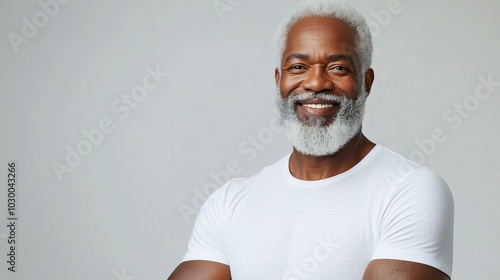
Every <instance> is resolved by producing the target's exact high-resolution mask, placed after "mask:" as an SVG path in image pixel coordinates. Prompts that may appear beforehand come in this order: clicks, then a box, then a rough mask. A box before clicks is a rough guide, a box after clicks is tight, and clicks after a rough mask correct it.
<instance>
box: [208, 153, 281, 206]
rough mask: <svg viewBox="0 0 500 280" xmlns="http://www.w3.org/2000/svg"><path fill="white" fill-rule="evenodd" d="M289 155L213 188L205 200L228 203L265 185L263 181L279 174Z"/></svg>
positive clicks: (267, 180)
mask: <svg viewBox="0 0 500 280" xmlns="http://www.w3.org/2000/svg"><path fill="white" fill-rule="evenodd" d="M289 156H290V155H286V156H284V157H283V158H281V159H280V160H279V161H277V162H275V163H274V164H272V165H269V166H266V167H264V168H263V169H261V170H260V171H259V172H258V173H256V174H254V175H252V176H250V177H247V178H233V179H231V180H229V181H228V182H227V183H225V184H224V185H222V186H221V187H220V188H218V189H217V190H215V191H214V192H213V193H212V194H211V195H210V196H209V197H208V199H207V202H209V201H210V202H211V203H214V202H216V201H218V202H219V203H228V202H231V201H234V200H238V199H241V198H242V197H245V196H248V195H250V194H251V193H253V192H255V191H256V190H258V189H259V188H261V187H263V186H265V184H264V182H269V181H270V180H273V178H275V177H277V176H281V174H282V172H283V170H284V168H285V167H286V165H287V163H288V158H289Z"/></svg>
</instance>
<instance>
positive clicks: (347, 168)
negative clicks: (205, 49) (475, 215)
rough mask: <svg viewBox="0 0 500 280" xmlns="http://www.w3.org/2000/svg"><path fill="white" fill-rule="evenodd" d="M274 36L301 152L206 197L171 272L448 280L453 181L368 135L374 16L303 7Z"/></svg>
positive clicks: (216, 277) (212, 277)
mask: <svg viewBox="0 0 500 280" xmlns="http://www.w3.org/2000/svg"><path fill="white" fill-rule="evenodd" d="M276 34H277V35H276V50H277V68H276V70H275V79H276V85H277V93H276V100H277V102H276V103H277V107H278V109H279V112H280V119H281V123H282V125H283V127H284V131H285V135H286V136H287V138H288V139H289V140H290V142H291V143H292V145H293V151H292V152H291V154H289V155H287V156H285V157H284V158H283V159H281V160H280V161H278V162H277V163H275V164H273V165H271V166H268V167H266V168H264V169H263V170H262V171H260V172H259V173H258V174H256V175H254V176H252V177H250V178H247V179H233V180H231V181H230V182H228V183H227V184H225V185H224V186H222V187H221V188H219V189H218V190H216V191H215V192H214V193H213V194H212V195H211V196H210V197H209V198H208V199H207V201H206V202H205V204H204V205H203V207H202V208H201V210H200V212H199V214H198V217H197V219H196V223H195V226H194V230H193V234H192V236H191V240H190V241H189V245H188V251H187V252H186V254H185V255H184V258H183V261H182V263H181V264H180V265H179V266H178V267H177V268H176V269H175V271H174V272H173V273H172V275H171V276H170V278H169V279H170V280H197V279H206V280H229V279H233V280H243V279H248V280H250V279H251V280H256V279H257V280H260V279H262V280H264V279H265V280H267V279H272V280H292V279H295V280H296V279H312V280H332V279H344V280H345V279H364V280H376V279H380V280H382V279H383V280H392V279H394V280H395V279H422V280H424V279H425V280H429V279H436V280H438V279H449V276H450V275H451V268H452V251H453V250H452V247H453V198H452V195H451V192H450V190H449V188H448V186H447V185H446V183H445V182H444V181H443V179H442V178H441V177H439V176H438V175H437V174H436V173H434V172H433V171H430V170H428V169H427V168H425V167H422V166H420V165H418V164H416V163H413V162H411V161H408V160H406V159H405V158H403V157H402V156H400V155H398V154H396V153H394V152H392V151H391V150H389V149H388V148H386V147H384V146H382V145H381V144H378V143H374V142H372V141H370V140H369V139H368V138H367V137H365V135H364V134H363V133H362V129H361V128H362V119H363V112H364V106H365V101H366V99H367V96H368V95H369V93H370V90H371V86H372V83H373V80H374V72H373V70H372V69H371V68H370V65H371V56H372V42H371V35H370V31H369V28H368V25H367V23H366V21H365V20H364V18H363V17H362V16H361V15H360V14H359V13H358V12H356V11H355V10H354V9H353V8H352V7H350V6H348V5H346V4H339V3H336V2H332V1H321V2H312V3H305V4H302V5H300V6H298V7H297V8H296V9H295V10H294V11H292V12H291V14H289V15H288V17H287V18H286V19H285V20H284V21H283V22H282V24H281V25H280V27H279V29H278V32H277V33H276ZM382 128H383V127H382V126H381V129H382Z"/></svg>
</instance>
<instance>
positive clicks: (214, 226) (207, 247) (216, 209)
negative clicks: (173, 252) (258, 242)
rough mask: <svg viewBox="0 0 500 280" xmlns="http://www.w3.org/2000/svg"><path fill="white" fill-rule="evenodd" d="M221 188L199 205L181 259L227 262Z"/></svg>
mask: <svg viewBox="0 0 500 280" xmlns="http://www.w3.org/2000/svg"><path fill="white" fill-rule="evenodd" d="M221 189H222V188H219V189H218V190H216V191H215V192H214V193H213V194H212V195H211V196H210V197H209V198H208V199H207V200H206V201H205V203H204V204H203V206H202V207H201V209H200V211H199V213H198V216H197V217H196V221H195V224H194V228H193V232H192V234H191V239H190V240H189V243H188V250H187V252H186V253H185V254H184V257H183V259H182V261H189V260H207V261H214V262H219V263H223V264H228V260H227V257H226V254H225V250H224V238H223V223H222V220H223V217H222V208H221V207H220V206H221V203H220V201H219V196H220V191H221Z"/></svg>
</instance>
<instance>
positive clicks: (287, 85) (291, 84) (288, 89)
mask: <svg viewBox="0 0 500 280" xmlns="http://www.w3.org/2000/svg"><path fill="white" fill-rule="evenodd" d="M300 83H301V80H300V79H298V78H297V77H293V78H291V77H286V76H283V77H282V78H281V82H280V90H281V95H282V96H283V97H286V96H288V95H290V93H292V92H293V91H294V90H295V89H297V88H298V87H300Z"/></svg>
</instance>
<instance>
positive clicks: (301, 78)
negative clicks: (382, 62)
mask: <svg viewBox="0 0 500 280" xmlns="http://www.w3.org/2000/svg"><path fill="white" fill-rule="evenodd" d="M355 43H356V32H355V29H353V28H351V27H350V26H348V25H347V24H346V23H344V22H342V21H340V20H337V19H333V18H324V17H309V18H303V19H300V20H298V21H297V22H296V23H294V24H293V25H292V27H291V28H290V30H289V32H288V36H287V41H286V48H285V51H284V53H283V56H282V64H281V71H278V69H277V70H276V84H277V91H278V92H279V94H278V99H277V104H278V109H279V111H280V114H281V121H282V123H283V126H284V128H285V134H286V135H287V137H288V139H289V140H290V141H291V142H292V144H293V145H294V147H295V148H296V149H297V150H299V151H300V152H302V153H303V154H307V155H313V156H323V155H329V154H334V153H335V152H336V151H338V150H339V149H340V148H342V147H343V146H344V145H345V144H346V143H347V142H348V141H349V140H350V139H352V137H353V136H354V135H355V134H356V133H358V132H359V131H360V129H361V124H362V118H363V111H364V102H365V99H366V96H367V95H368V92H369V86H371V80H370V77H371V78H372V77H373V76H372V75H370V74H372V72H371V69H370V71H368V73H369V75H368V76H367V77H368V78H369V79H368V80H366V81H364V78H365V76H364V75H362V73H361V69H360V62H359V57H358V55H357V54H356V52H355V51H354V50H355ZM365 82H368V85H369V86H368V87H365V86H364V85H365Z"/></svg>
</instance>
